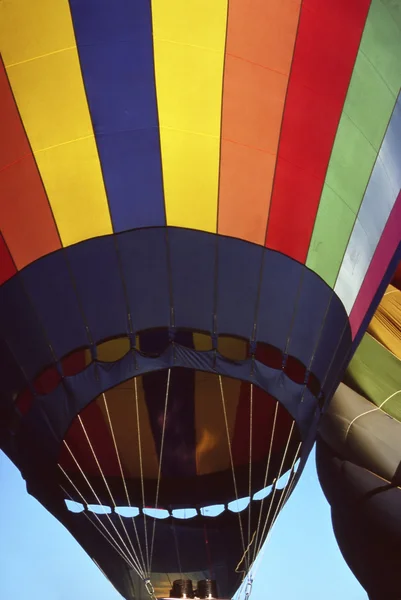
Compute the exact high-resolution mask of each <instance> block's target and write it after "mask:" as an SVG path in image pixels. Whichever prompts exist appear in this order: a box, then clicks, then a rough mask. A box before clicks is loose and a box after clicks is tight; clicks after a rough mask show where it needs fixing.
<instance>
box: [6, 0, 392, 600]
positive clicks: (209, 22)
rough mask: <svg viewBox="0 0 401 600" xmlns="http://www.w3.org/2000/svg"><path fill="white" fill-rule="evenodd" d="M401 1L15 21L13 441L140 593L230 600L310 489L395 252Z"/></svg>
mask: <svg viewBox="0 0 401 600" xmlns="http://www.w3.org/2000/svg"><path fill="white" fill-rule="evenodd" d="M398 9H399V2H398V1H396V2H381V1H380V0H373V1H372V2H370V0H355V1H353V2H349V0H304V1H303V2H301V1H300V0H263V1H262V0H248V1H245V0H231V1H228V0H202V1H200V0H185V1H183V0H168V1H167V0H153V1H151V2H149V1H148V0H137V1H136V2H130V1H128V0H113V1H112V0H103V1H102V2H97V1H95V0H79V1H78V0H70V1H68V0H52V2H49V1H47V0H37V1H36V2H35V3H32V2H30V1H29V0H10V1H9V2H7V3H2V4H1V7H0V10H1V19H0V44H1V47H0V50H1V55H2V66H1V72H0V103H1V111H0V119H1V126H0V129H1V141H0V169H1V176H0V198H1V202H0V228H1V238H0V254H1V258H0V274H1V282H2V285H1V288H0V339H1V349H0V369H1V378H0V381H1V388H0V391H1V396H0V406H1V415H2V418H1V421H0V422H1V429H0V436H1V437H0V439H1V447H2V448H3V450H4V451H5V452H6V453H7V455H8V456H9V457H10V458H11V459H12V460H13V461H14V463H15V464H16V465H17V467H18V468H19V469H20V471H21V473H22V475H23V477H24V478H25V480H26V483H27V489H28V492H29V493H30V494H32V495H33V496H35V497H36V498H37V499H38V500H39V501H40V502H41V503H42V504H43V505H44V506H45V507H46V508H47V509H48V510H49V511H50V512H51V513H52V514H53V515H55V517H56V518H57V519H59V520H60V521H61V522H62V523H63V524H64V525H65V526H66V527H67V529H68V530H69V531H70V532H71V533H72V535H74V536H75V538H76V539H77V540H78V542H79V543H80V544H81V545H82V546H83V547H84V549H85V550H86V551H87V552H88V554H89V555H90V556H91V557H92V558H93V560H94V561H95V562H96V563H97V564H98V565H99V567H100V568H101V569H102V570H103V572H104V573H105V575H106V577H108V578H109V579H110V581H111V582H112V583H113V584H114V585H115V587H116V588H117V589H118V590H119V591H120V593H121V594H122V595H123V596H124V597H125V598H126V599H127V600H133V599H141V598H148V597H152V598H156V597H158V596H159V597H166V596H169V595H171V597H183V594H186V595H187V597H191V596H192V595H195V594H197V595H198V596H200V597H202V596H203V597H208V596H209V597H213V596H216V595H218V597H220V598H224V597H229V596H231V595H232V593H233V592H234V591H235V589H236V587H237V586H238V584H239V583H241V581H245V582H246V581H247V580H246V579H245V580H244V577H245V576H246V573H247V572H249V570H252V565H254V562H255V560H256V557H257V555H258V551H259V549H260V547H261V545H262V544H263V542H264V540H265V539H266V537H267V535H268V532H269V530H270V529H271V526H272V525H273V523H274V521H275V519H276V518H277V516H278V514H279V512H280V510H281V508H282V506H283V505H284V503H285V501H286V500H287V498H288V497H289V495H290V493H291V491H292V489H293V487H294V485H295V484H296V481H297V479H298V477H299V476H300V474H301V472H302V468H303V466H304V464H305V461H306V459H307V456H308V453H309V451H310V448H311V447H312V445H313V443H314V440H315V438H316V431H317V427H318V423H319V420H320V416H321V412H322V409H323V408H324V407H325V406H326V405H327V403H328V401H329V400H330V398H331V396H332V394H333V392H334V390H335V389H336V387H337V385H338V382H339V381H340V380H341V378H342V376H343V373H344V369H345V368H346V366H347V362H348V359H349V357H350V356H351V353H352V350H353V347H354V343H355V340H357V339H359V338H358V336H359V335H360V334H361V332H362V331H363V330H364V328H366V324H367V322H368V321H369V319H370V316H371V311H372V310H373V309H372V307H373V306H374V303H375V299H376V293H377V290H378V289H379V287H380V285H381V282H382V281H383V278H385V274H386V272H387V270H388V268H389V265H391V264H392V261H393V260H394V256H395V255H396V253H397V252H399V242H400V222H401V198H400V196H399V187H400V186H399V183H400V181H399V171H398V170H397V169H398V167H397V164H399V156H400V150H401V148H400V140H401V137H400V136H399V135H398V129H397V128H398V122H399V111H400V100H399V99H398V100H397V98H398V93H399V88H400V82H401V60H400V48H401V40H400V35H399V28H398V26H397V23H399V12H398ZM397 19H398V21H397ZM397 249H398V250H397ZM247 585H248V587H247V591H246V594H248V595H249V593H250V586H251V581H250V580H248V584H247Z"/></svg>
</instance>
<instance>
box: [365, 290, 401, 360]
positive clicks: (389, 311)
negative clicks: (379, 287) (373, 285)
mask: <svg viewBox="0 0 401 600" xmlns="http://www.w3.org/2000/svg"><path fill="white" fill-rule="evenodd" d="M368 332H369V333H370V334H371V335H372V336H373V337H374V338H375V339H376V340H377V341H378V342H380V343H381V344H382V345H383V346H385V347H386V348H387V349H388V350H390V352H392V353H393V354H394V355H395V356H396V357H397V358H398V359H400V360H401V291H400V290H397V288H395V287H394V286H392V285H389V286H388V288H387V290H386V292H385V294H384V297H383V300H382V301H381V302H380V305H379V306H378V308H377V310H376V312H375V314H374V317H373V319H372V320H371V322H370V324H369V327H368Z"/></svg>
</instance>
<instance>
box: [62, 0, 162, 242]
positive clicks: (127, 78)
mask: <svg viewBox="0 0 401 600" xmlns="http://www.w3.org/2000/svg"><path fill="white" fill-rule="evenodd" d="M70 5H71V12H72V17H73V23H74V30H75V36H76V39H77V45H78V52H79V57H80V61H81V68H82V76H83V79H84V84H85V88H86V93H87V97H88V103H89V108H90V112H91V117H92V123H93V127H94V132H95V136H96V142H97V147H98V151H99V156H100V159H101V163H102V171H103V177H104V181H105V186H106V190H107V197H108V201H109V206H110V211H111V216H112V221H113V226H114V231H124V230H127V229H133V228H135V227H149V226H158V225H164V224H165V214H164V199H163V184H162V173H161V156H160V140H159V125H158V117H157V106H156V89H155V77H154V64H153V39H152V16H151V10H150V4H149V2H148V0H136V1H135V2H127V1H126V0H105V1H103V2H101V3H99V2H98V1H97V0H70Z"/></svg>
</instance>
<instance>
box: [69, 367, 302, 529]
mask: <svg viewBox="0 0 401 600" xmlns="http://www.w3.org/2000/svg"><path fill="white" fill-rule="evenodd" d="M301 439H302V436H301V432H300V431H299V428H298V425H297V424H296V423H295V421H294V418H293V417H292V416H291V414H290V413H289V412H288V410H286V408H285V407H284V406H283V405H282V404H281V403H280V402H279V401H278V400H277V399H276V398H275V397H273V396H272V395H270V394H269V393H267V392H266V391H264V390H263V389H261V388H260V387H258V386H256V385H254V384H252V383H250V382H249V381H244V380H241V379H234V378H231V377H229V376H226V375H224V376H222V375H220V374H218V373H215V372H207V371H200V370H198V369H191V368H183V367H173V368H168V369H161V370H159V371H155V372H150V373H145V374H142V375H138V376H137V377H134V378H130V379H128V380H126V381H124V382H123V383H121V384H118V385H117V386H115V387H113V388H111V389H109V390H108V391H106V392H103V393H101V394H99V395H98V396H97V397H96V398H95V399H94V400H93V401H91V402H90V403H89V404H88V405H87V406H86V407H85V408H83V410H81V411H80V412H79V413H78V414H77V415H76V416H75V417H74V418H73V420H72V422H71V424H70V426H69V428H68V430H67V431H66V433H65V435H64V438H63V440H62V443H61V444H60V452H59V456H58V469H59V482H60V485H62V487H63V490H64V492H65V493H64V497H65V499H66V500H70V501H72V502H75V503H78V504H79V505H82V506H84V507H85V510H89V511H91V512H96V511H99V512H100V513H111V512H113V513H117V514H121V515H123V516H125V515H127V516H128V515H129V516H131V517H135V516H138V515H139V514H142V515H144V514H145V515H146V514H147V515H148V516H150V517H154V518H159V519H163V518H168V517H175V518H176V519H177V520H178V519H192V518H195V517H204V516H213V514H214V513H216V512H217V513H218V514H219V513H220V512H223V511H224V510H225V511H228V512H230V513H236V512H241V511H243V510H245V509H246V508H247V507H248V505H249V503H250V502H251V501H253V500H259V499H262V498H263V497H264V493H266V494H268V493H269V491H268V490H269V487H271V486H272V485H273V484H274V485H276V486H277V485H278V487H279V488H280V486H281V483H282V481H283V479H284V477H285V475H286V474H288V472H289V471H290V469H291V468H292V466H293V463H294V462H295V461H294V457H295V455H296V458H298V457H299V451H298V450H299V447H300V444H301ZM285 449H286V456H284V457H283V453H284V450H285ZM267 462H268V463H269V464H268V468H267V469H266V466H267ZM233 473H234V479H235V481H234V479H233ZM250 473H251V477H250ZM254 496H256V497H254ZM73 512H78V510H74V509H73Z"/></svg>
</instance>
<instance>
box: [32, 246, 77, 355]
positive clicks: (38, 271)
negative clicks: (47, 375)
mask: <svg viewBox="0 0 401 600" xmlns="http://www.w3.org/2000/svg"><path fill="white" fill-rule="evenodd" d="M77 248H81V245H79V246H78V247H77ZM22 276H23V279H24V284H25V286H26V289H27V290H28V293H29V296H30V297H31V299H32V302H33V304H34V305H35V307H36V312H37V314H38V315H39V316H40V319H41V320H42V322H43V324H44V326H45V328H46V331H47V335H48V336H49V340H50V341H51V344H52V347H53V348H54V352H55V354H56V356H57V358H58V359H60V358H62V357H63V356H65V355H66V354H68V353H69V352H71V351H72V350H75V349H76V348H82V347H85V346H88V345H89V340H88V336H87V334H86V332H85V327H84V321H83V317H82V313H81V311H80V309H79V305H78V299H77V296H76V293H75V290H74V286H73V283H72V278H71V274H70V272H69V270H68V263H67V260H66V255H65V254H64V250H61V251H59V252H55V253H53V254H48V255H47V256H45V257H44V258H43V259H41V260H40V261H36V262H35V263H32V264H31V265H29V266H28V267H27V268H26V269H25V270H24V271H23V272H22Z"/></svg>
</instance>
